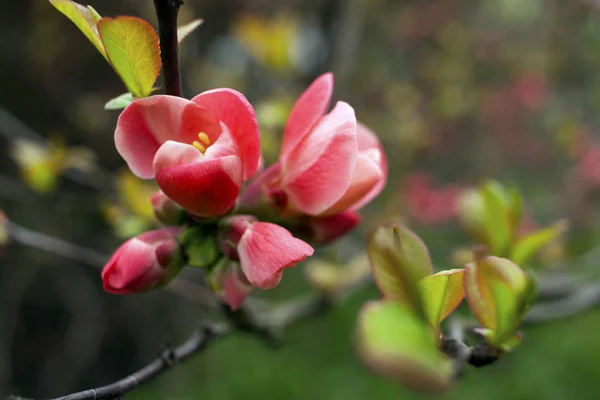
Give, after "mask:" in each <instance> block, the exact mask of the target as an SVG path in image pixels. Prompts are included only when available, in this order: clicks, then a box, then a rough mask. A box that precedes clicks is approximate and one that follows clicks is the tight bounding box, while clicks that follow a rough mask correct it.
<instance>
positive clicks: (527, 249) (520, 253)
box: [510, 221, 567, 265]
mask: <svg viewBox="0 0 600 400" xmlns="http://www.w3.org/2000/svg"><path fill="white" fill-rule="evenodd" d="M566 229H567V223H566V221H559V222H556V223H555V224H553V225H551V226H549V227H547V228H544V229H540V230H538V231H535V232H533V233H532V234H530V235H528V236H525V237H522V238H521V239H519V241H518V242H517V243H516V244H515V246H514V247H513V249H512V252H511V256H510V259H511V260H512V261H514V262H515V263H516V264H518V265H523V264H525V263H527V262H528V261H529V260H530V259H531V258H532V257H533V256H535V254H536V253H537V252H538V251H539V250H540V249H541V248H542V247H543V246H545V245H546V244H548V243H550V242H551V241H553V240H554V239H556V238H557V237H559V236H560V235H561V234H562V233H563V232H564V231H565V230H566Z"/></svg>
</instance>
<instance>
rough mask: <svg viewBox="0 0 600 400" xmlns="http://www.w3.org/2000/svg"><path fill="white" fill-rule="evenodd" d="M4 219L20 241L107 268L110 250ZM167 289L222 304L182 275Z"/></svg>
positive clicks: (194, 299)
mask: <svg viewBox="0 0 600 400" xmlns="http://www.w3.org/2000/svg"><path fill="white" fill-rule="evenodd" d="M4 223H5V224H6V226H7V228H8V233H9V235H10V238H11V239H12V240H13V241H14V242H16V243H20V244H22V245H25V246H29V247H33V248H36V249H39V250H42V251H45V252H47V253H51V254H55V255H57V256H60V257H64V258H67V259H70V260H74V261H78V262H82V263H84V264H87V265H89V266H91V267H94V268H99V269H101V268H103V267H104V264H106V262H107V261H108V259H109V257H108V256H107V255H106V254H102V253H100V252H98V251H96V250H92V249H88V248H85V247H83V246H79V245H76V244H73V243H70V242H67V241H66V240H63V239H59V238H56V237H53V236H50V235H47V234H45V233H41V232H36V231H33V230H31V229H28V228H25V227H23V226H21V225H18V224H16V223H14V222H12V221H10V220H6V221H5V222H4ZM165 290H167V291H168V292H171V293H173V294H175V295H177V296H179V297H181V298H184V299H186V300H189V301H192V302H194V303H197V304H201V305H204V306H207V307H209V308H216V307H217V306H218V302H217V301H216V300H215V298H214V296H213V294H212V292H211V291H210V290H209V289H207V288H205V287H203V286H201V285H199V284H197V283H194V282H191V281H189V280H187V279H185V278H182V277H176V278H175V279H173V281H172V282H171V284H169V286H167V287H165Z"/></svg>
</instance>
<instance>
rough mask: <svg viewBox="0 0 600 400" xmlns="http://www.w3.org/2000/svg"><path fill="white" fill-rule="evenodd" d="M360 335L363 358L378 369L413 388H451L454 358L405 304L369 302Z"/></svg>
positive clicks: (432, 390) (361, 317)
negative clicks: (444, 351)
mask: <svg viewBox="0 0 600 400" xmlns="http://www.w3.org/2000/svg"><path fill="white" fill-rule="evenodd" d="M357 339H358V340H357V346H358V353H359V356H360V358H361V359H362V361H363V362H364V363H365V364H366V365H367V366H368V367H369V368H371V369H372V370H373V371H375V372H376V373H379V374H382V375H384V376H386V377H388V378H391V379H393V380H396V381H399V382H400V383H402V384H404V385H406V386H408V387H409V388H411V389H413V390H418V391H423V392H430V393H441V392H444V391H446V390H448V389H449V388H450V386H451V375H452V368H451V363H450V360H449V359H448V358H447V357H446V356H445V355H443V354H442V353H441V352H440V351H439V349H438V343H437V341H436V338H435V336H434V334H433V332H432V331H431V328H430V327H429V326H428V325H427V324H426V323H425V321H423V320H422V319H421V318H419V317H418V316H416V315H415V314H414V313H413V312H412V311H411V310H410V309H409V308H408V307H407V306H406V305H405V304H403V303H400V302H397V301H380V302H370V303H367V304H365V305H364V306H363V308H362V309H361V311H360V314H359V319H358V331H357Z"/></svg>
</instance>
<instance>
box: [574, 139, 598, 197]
mask: <svg viewBox="0 0 600 400" xmlns="http://www.w3.org/2000/svg"><path fill="white" fill-rule="evenodd" d="M576 173H577V174H578V175H579V177H581V178H582V179H583V181H584V182H586V183H587V184H588V185H589V186H591V187H596V186H598V185H600V146H598V145H595V144H591V145H590V146H589V147H588V148H587V149H586V150H585V151H583V152H582V156H581V158H580V159H579V162H578V163H577V166H576Z"/></svg>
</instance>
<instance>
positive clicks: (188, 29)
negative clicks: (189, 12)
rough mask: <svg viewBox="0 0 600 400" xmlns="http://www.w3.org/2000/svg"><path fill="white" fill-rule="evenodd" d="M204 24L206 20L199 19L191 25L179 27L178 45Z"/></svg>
mask: <svg viewBox="0 0 600 400" xmlns="http://www.w3.org/2000/svg"><path fill="white" fill-rule="evenodd" d="M203 22H204V20H202V19H200V18H198V19H195V20H193V21H192V22H190V23H187V24H185V25H182V26H180V27H178V28H177V42H178V43H181V42H183V39H185V38H186V37H187V36H188V35H189V34H190V33H192V32H194V31H195V30H196V28H197V27H199V26H200V25H202V23H203Z"/></svg>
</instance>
